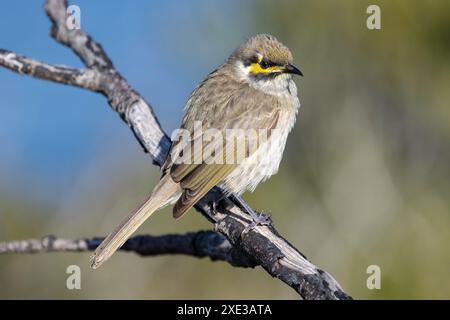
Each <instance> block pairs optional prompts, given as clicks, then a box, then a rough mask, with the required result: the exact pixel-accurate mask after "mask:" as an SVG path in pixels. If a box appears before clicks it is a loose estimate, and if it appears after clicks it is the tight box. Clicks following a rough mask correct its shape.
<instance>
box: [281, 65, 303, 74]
mask: <svg viewBox="0 0 450 320" xmlns="http://www.w3.org/2000/svg"><path fill="white" fill-rule="evenodd" d="M283 72H284V73H292V74H298V75H299V76H302V77H303V73H302V72H301V71H300V69H298V68H296V67H295V66H293V65H292V64H288V65H286V66H285V67H284V69H283Z"/></svg>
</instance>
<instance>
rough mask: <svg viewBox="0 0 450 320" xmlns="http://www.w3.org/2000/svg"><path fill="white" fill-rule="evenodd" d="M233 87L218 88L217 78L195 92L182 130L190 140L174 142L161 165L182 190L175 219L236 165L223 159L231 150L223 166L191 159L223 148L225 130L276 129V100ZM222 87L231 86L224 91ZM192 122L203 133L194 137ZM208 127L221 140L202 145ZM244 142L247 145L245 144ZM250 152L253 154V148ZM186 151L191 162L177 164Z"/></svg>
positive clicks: (251, 90)
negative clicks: (200, 128) (165, 160)
mask: <svg viewBox="0 0 450 320" xmlns="http://www.w3.org/2000/svg"><path fill="white" fill-rule="evenodd" d="M222 78H223V77H222ZM208 82H210V83H208ZM217 82H219V83H217ZM232 85H233V83H231V84H230V81H228V82H227V83H226V84H225V83H223V84H221V85H220V79H215V78H208V79H207V80H206V81H205V82H204V83H202V84H201V85H200V86H199V87H198V88H197V89H196V91H194V93H193V94H192V96H191V98H190V99H189V101H188V104H187V110H186V115H185V117H184V119H183V124H182V128H186V129H187V130H189V131H190V132H191V137H192V141H191V143H188V144H185V145H184V146H182V145H180V143H179V142H176V143H174V145H173V146H172V151H174V152H171V155H170V157H168V160H167V162H166V164H165V165H164V168H165V169H166V170H169V172H170V175H171V177H172V179H173V180H174V181H175V182H179V183H180V186H181V187H182V189H183V193H182V195H181V197H180V199H179V200H178V202H177V203H176V204H175V206H174V209H173V215H174V217H176V218H178V217H181V216H182V215H183V214H184V213H186V212H187V211H188V210H189V209H190V208H191V207H192V206H193V205H194V204H195V203H196V202H197V201H199V200H200V199H201V198H202V197H203V196H204V195H205V194H206V193H207V192H208V191H209V190H210V189H211V188H213V187H214V186H215V185H217V184H218V183H220V182H221V181H222V180H223V179H224V178H225V177H226V176H227V175H229V174H230V173H231V172H232V171H233V170H234V169H235V168H236V166H237V165H238V164H236V163H229V162H227V159H226V157H228V159H230V158H229V157H230V156H234V151H235V150H234V149H233V150H232V152H231V154H230V150H225V154H224V155H223V156H224V158H222V159H223V160H224V161H223V162H224V163H210V164H208V163H206V162H205V161H193V160H195V159H196V160H198V159H202V158H203V155H204V153H205V151H206V149H208V148H209V149H208V150H215V147H217V146H220V145H221V147H223V146H224V145H225V136H226V130H227V129H243V130H247V129H272V128H274V127H275V126H276V123H277V121H278V116H279V111H280V109H279V106H278V101H277V99H275V98H274V97H273V96H270V95H266V94H264V93H262V92H260V91H257V90H255V89H253V88H251V87H249V86H246V85H244V84H242V83H240V84H239V83H236V84H235V86H236V88H233V87H232ZM224 86H231V87H228V88H226V87H225V88H224ZM233 89H234V90H233ZM224 92H227V93H228V96H227V97H225V96H222V95H221V93H224ZM194 121H202V123H201V124H202V130H203V134H202V135H199V134H197V137H194V136H193V135H194V130H193V128H194V126H193V123H194ZM211 128H214V129H216V130H217V131H218V132H220V133H221V135H222V137H223V139H212V140H211V139H208V141H206V142H205V140H206V138H205V131H206V130H207V129H211ZM195 143H201V148H195V147H194V144H195ZM246 143H247V145H249V143H248V142H246ZM188 149H189V150H188ZM222 150H223V149H222ZM251 150H253V151H254V149H251ZM187 152H188V153H189V155H190V157H185V158H184V160H186V159H187V158H190V159H191V161H189V162H190V163H180V161H179V160H180V157H181V156H182V155H184V156H186V154H187ZM199 153H201V154H199ZM207 153H208V154H209V152H207ZM246 156H249V154H246ZM184 162H186V161H184ZM243 178H244V179H245V177H243Z"/></svg>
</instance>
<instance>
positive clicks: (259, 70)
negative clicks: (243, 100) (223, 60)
mask: <svg viewBox="0 0 450 320" xmlns="http://www.w3.org/2000/svg"><path fill="white" fill-rule="evenodd" d="M292 61H293V58H292V53H291V51H290V50H289V49H288V48H287V47H286V46H285V45H283V44H282V43H281V42H279V41H278V40H277V39H276V38H275V37H274V36H271V35H268V34H259V35H257V36H254V37H252V38H250V39H248V40H247V41H245V42H244V43H242V44H241V45H240V46H239V47H238V48H237V49H236V50H235V51H234V52H233V53H232V54H231V56H230V58H229V60H228V63H231V64H232V65H234V66H235V70H236V71H237V73H238V75H239V77H240V78H241V79H243V80H245V81H247V82H249V83H250V84H256V83H266V84H270V83H272V82H275V81H274V80H278V81H276V82H279V81H280V80H282V79H283V80H286V79H288V78H291V75H293V74H297V75H300V76H303V74H302V72H301V71H300V70H299V69H297V68H296V67H295V66H294V65H293V64H292ZM279 78H282V79H279Z"/></svg>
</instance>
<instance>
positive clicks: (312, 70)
mask: <svg viewBox="0 0 450 320" xmlns="http://www.w3.org/2000/svg"><path fill="white" fill-rule="evenodd" d="M70 3H71V4H77V5H78V6H80V8H81V26H82V28H84V29H85V30H87V31H88V32H89V33H90V34H91V35H92V36H93V37H94V38H95V39H96V40H97V41H99V42H100V43H101V44H102V46H103V47H104V48H105V49H106V51H107V52H108V54H109V55H110V57H111V59H112V60H113V62H114V64H115V66H116V67H117V69H118V70H119V71H120V72H121V73H122V74H123V75H124V76H125V77H126V78H127V79H128V81H129V82H130V84H131V85H132V86H134V87H135V88H136V89H137V90H138V91H139V92H140V93H141V94H142V95H143V96H144V97H145V98H146V99H147V100H148V101H150V102H151V103H152V105H153V107H154V110H155V113H156V114H157V116H158V117H159V120H160V121H161V124H162V126H163V128H164V129H165V130H166V131H167V132H171V131H172V130H173V129H175V128H176V127H177V126H178V124H179V122H180V120H181V114H182V108H183V106H184V103H185V101H186V99H187V97H188V96H189V94H190V92H191V91H192V90H193V88H194V87H195V86H196V84H197V83H198V82H199V81H201V80H202V79H203V78H204V77H205V75H206V74H208V73H209V72H210V71H212V70H213V69H214V68H215V67H216V66H218V65H219V64H221V63H222V62H223V61H224V60H225V59H226V58H227V56H228V55H229V54H230V53H231V51H232V50H233V49H234V48H235V47H236V46H238V45H239V43H240V42H241V41H243V40H244V39H246V38H247V37H249V36H252V35H254V34H257V33H262V32H266V33H271V34H274V35H275V36H277V37H278V38H279V39H280V40H281V41H282V42H283V43H285V44H286V45H287V46H289V48H291V50H292V51H293V54H294V58H295V63H296V65H298V66H299V67H300V68H301V70H302V71H303V72H304V74H305V76H304V77H303V78H298V79H297V80H296V81H297V85H298V87H299V93H300V100H301V102H302V108H301V110H300V114H299V118H298V120H297V124H296V126H295V128H294V130H293V133H292V134H291V136H290V138H289V140H288V144H287V147H286V152H285V155H284V159H283V161H282V164H281V168H280V172H279V173H278V175H276V176H274V177H273V178H272V179H271V180H269V181H268V182H266V183H264V184H262V185H260V186H259V188H258V189H257V190H256V192H255V193H254V194H246V198H247V199H248V201H249V202H250V204H251V205H252V206H253V207H254V208H256V209H263V210H266V211H269V212H272V214H273V219H274V222H275V224H276V226H277V228H278V230H279V231H280V232H281V233H282V234H283V235H285V236H286V238H287V239H289V241H291V242H292V243H293V244H294V245H295V246H296V247H298V248H299V249H301V250H302V252H303V253H304V254H305V255H306V256H307V257H308V258H309V259H310V260H312V261H313V262H314V263H315V264H317V265H319V266H320V267H322V268H324V269H325V270H327V271H329V272H330V273H331V274H333V276H335V278H336V279H338V281H339V282H340V283H341V285H342V286H343V288H344V289H345V290H346V291H347V292H348V293H349V294H351V295H352V296H353V297H355V298H366V299H381V298H388V299H400V298H405V299H410V298H413V299H418V298H425V299H431V298H437V299H444V298H447V299H448V298H450V274H449V272H448V271H449V269H450V268H449V267H450V250H449V249H448V248H449V246H450V228H449V226H450V144H449V140H450V108H449V101H450V90H449V88H450V19H449V14H450V2H448V1H445V0H439V1H438V0H435V1H406V0H404V1H399V0H397V1H375V0H373V1H362V0H347V1H339V2H338V1H332V0H329V1H325V0H320V1H313V0H311V1H268V0H267V1H245V2H244V1H234V2H230V1H206V0H204V1H189V2H184V1H170V2H169V1H166V2H162V1H161V2H156V1H132V2H131V1H114V2H112V1H111V2H107V1H95V2H94V1H87V0H78V1H72V2H70ZM370 4H377V5H379V6H380V8H381V24H382V29H381V30H368V29H367V28H366V19H367V17H368V14H366V9H367V7H368V5H370ZM49 27H50V22H49V20H48V18H47V17H46V16H45V14H44V11H43V2H42V1H23V0H22V1H8V2H7V3H5V4H4V5H3V6H2V10H1V12H0V47H1V48H5V49H9V50H12V51H15V52H18V53H20V54H24V55H27V56H31V57H34V58H36V59H40V60H43V61H46V62H49V63H54V64H66V65H69V66H74V67H82V65H81V63H80V62H79V60H78V58H77V57H76V56H75V55H74V54H73V53H72V52H71V51H70V50H68V49H67V48H65V47H63V46H61V45H59V44H58V43H56V42H55V41H54V40H53V39H51V38H50V37H49V35H48V31H49ZM0 113H1V115H2V116H1V117H0V241H3V240H13V239H25V238H33V237H37V238H40V237H42V236H45V235H47V234H54V235H57V236H60V237H65V238H78V237H92V236H102V235H105V234H106V233H107V232H109V231H110V230H111V229H112V228H113V227H114V226H115V225H116V223H117V222H118V221H119V220H120V219H121V218H122V217H123V216H124V215H125V214H128V213H129V211H130V210H132V209H133V208H134V207H135V206H136V204H138V203H139V202H140V201H141V200H142V199H143V198H144V197H145V196H146V195H147V194H148V193H149V192H150V190H151V189H152V187H153V185H154V184H155V182H156V181H157V179H158V177H159V171H158V169H157V167H154V166H153V165H152V164H151V161H150V158H149V157H148V155H146V154H144V153H143V152H142V149H141V147H140V146H139V144H138V143H137V141H136V139H135V138H134V137H133V135H132V134H131V132H130V130H129V129H128V128H127V127H126V125H124V123H122V121H120V119H119V118H118V116H117V115H116V114H115V113H114V112H112V111H111V110H110V109H109V106H108V104H107V102H106V100H105V99H104V97H103V96H101V95H99V94H95V93H92V92H87V91H84V90H81V89H76V88H73V87H68V86H63V85H59V84H53V83H50V82H45V81H41V80H36V79H32V78H28V77H24V76H20V75H18V74H16V73H12V72H10V71H8V70H6V69H3V68H0ZM169 212H170V209H165V210H164V211H162V212H160V213H159V214H156V215H155V216H154V217H153V218H152V219H151V222H147V223H146V224H145V225H144V226H143V227H142V228H141V229H140V231H139V233H149V234H153V235H159V234H166V233H184V232H187V231H195V230H201V229H210V228H211V225H210V224H209V223H208V222H207V221H206V220H205V219H204V218H202V217H201V216H200V215H199V214H198V213H196V212H195V211H194V210H192V212H191V214H189V215H187V216H186V217H185V218H183V219H182V220H180V221H176V222H175V221H174V220H173V219H172V217H171V215H170V214H169ZM89 255H90V254H89V253H52V254H39V255H2V256H0V298H3V299H11V298H44V299H49V298H105V299H109V298H125V299H128V298H149V299H152V298H159V299H196V298H207V299H215V298H218V299H220V298H223V299H229V298H230V299H231V298H232V299H245V298H255V299H271V298H276V299H278V298H283V299H295V298H297V297H298V296H297V295H296V293H295V292H294V291H293V290H292V289H291V288H289V287H288V286H286V285H284V284H283V283H282V282H280V281H278V280H276V279H272V278H271V277H270V276H268V274H267V273H266V272H265V271H264V270H262V269H261V268H256V269H255V270H251V269H239V268H233V267H231V266H229V265H228V264H226V263H222V262H211V261H209V260H208V259H196V258H191V257H186V256H160V257H154V258H140V257H138V256H136V255H134V254H129V253H119V254H116V255H115V256H114V258H113V259H112V260H111V261H110V262H109V263H108V264H106V265H105V266H104V267H103V268H102V269H101V270H98V271H95V272H94V271H92V270H91V269H90V268H89V264H88V260H89V259H88V258H89ZM71 264H77V265H79V266H80V267H81V270H82V280H81V286H82V289H81V290H73V291H70V290H67V289H66V277H67V274H66V267H67V266H68V265H71ZM369 265H378V266H379V267H380V268H381V272H382V279H381V289H380V290H369V289H368V288H367V287H366V279H367V277H368V274H367V273H366V269H367V267H368V266H369Z"/></svg>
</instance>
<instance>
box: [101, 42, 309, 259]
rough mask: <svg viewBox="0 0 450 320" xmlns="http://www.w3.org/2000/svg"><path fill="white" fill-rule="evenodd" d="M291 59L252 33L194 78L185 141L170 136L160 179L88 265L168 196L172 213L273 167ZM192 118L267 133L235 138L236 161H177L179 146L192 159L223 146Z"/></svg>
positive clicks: (292, 102) (250, 185) (284, 128)
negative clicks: (241, 152)
mask: <svg viewBox="0 0 450 320" xmlns="http://www.w3.org/2000/svg"><path fill="white" fill-rule="evenodd" d="M291 63H292V54H291V52H290V51H289V49H288V48H287V47H285V46H284V45H283V44H281V43H280V42H279V41H278V40H277V39H275V37H273V36H270V35H265V34H263V35H257V36H255V37H252V38H250V39H249V40H247V41H246V42H244V43H243V44H241V45H240V46H239V48H237V49H236V50H235V51H234V52H233V53H232V54H231V55H230V57H229V58H228V59H227V60H226V62H225V63H224V64H223V65H221V66H220V67H219V68H217V70H215V71H214V72H212V73H211V74H209V75H208V76H207V77H206V79H205V80H203V81H202V82H201V83H200V84H199V85H198V87H197V88H196V89H195V90H194V92H193V93H192V94H191V96H190V98H189V100H188V101H187V104H186V108H185V115H184V117H183V120H182V124H181V128H182V129H186V130H187V131H188V132H190V134H191V138H192V140H193V141H192V143H188V144H182V143H181V140H180V142H174V143H173V145H172V150H171V152H170V155H169V156H168V158H167V160H166V162H165V164H164V166H163V168H162V170H163V177H162V178H161V180H160V182H159V183H158V185H157V186H156V187H155V189H154V190H153V192H152V194H151V195H150V196H149V198H148V199H147V200H146V201H145V202H144V204H143V205H142V206H140V207H139V208H138V209H137V210H135V211H134V212H132V213H131V214H130V215H129V216H128V217H127V218H126V219H125V220H124V221H123V222H122V223H121V224H120V225H119V226H118V227H117V228H116V229H115V230H114V231H113V232H112V233H111V234H110V235H109V236H108V237H107V238H106V239H105V240H104V241H103V242H102V244H101V245H100V246H99V247H98V248H97V250H96V251H95V253H94V256H93V257H92V266H93V267H94V268H96V267H98V266H100V265H101V264H102V263H103V262H104V261H106V259H108V258H109V257H110V256H111V255H112V254H113V253H114V252H115V251H116V250H117V249H118V248H119V247H120V246H121V245H122V244H123V243H124V242H125V241H126V239H127V238H128V237H129V236H130V235H131V234H132V233H133V232H134V231H135V230H136V229H137V228H138V227H139V226H140V225H141V224H142V223H143V222H144V221H145V220H146V219H147V218H148V217H149V216H150V215H151V214H152V213H153V212H154V211H156V210H157V209H159V208H161V207H163V206H165V205H167V204H169V203H173V202H176V203H175V206H174V209H173V215H174V217H176V218H178V217H181V216H182V215H183V214H184V213H186V212H187V211H188V210H189V209H190V208H191V207H192V206H193V205H194V204H195V203H196V202H197V201H198V200H200V199H201V198H202V197H203V196H204V195H205V194H206V193H207V192H208V191H209V190H210V189H211V188H213V187H214V186H215V185H218V184H220V185H221V186H222V187H223V188H224V189H225V190H227V191H228V192H230V193H231V192H232V193H237V194H240V193H242V192H244V191H245V190H251V191H253V190H254V189H255V188H256V186H257V185H258V184H259V183H260V182H261V181H263V180H265V179H267V178H268V177H270V176H271V175H273V174H275V173H276V171H277V170H278V166H279V163H280V160H281V157H282V153H283V150H284V146H285V143H286V138H287V135H288V133H289V131H290V130H291V128H292V127H293V125H294V122H295V118H296V113H297V111H298V108H299V107H300V103H299V100H298V98H297V88H296V86H295V83H294V81H293V80H292V74H300V75H301V72H300V71H299V70H298V69H297V68H295V67H294V66H292V64H291ZM196 123H200V125H201V127H202V132H206V131H207V130H208V129H215V130H216V131H218V132H220V133H222V136H223V137H225V136H226V134H227V132H229V130H230V129H232V130H236V129H240V130H254V131H257V132H260V131H261V129H262V130H265V131H268V132H269V133H268V135H267V139H260V138H258V139H256V140H251V139H249V138H248V137H246V138H244V140H243V141H238V143H245V146H246V148H245V157H244V158H243V159H240V161H230V163H228V162H227V161H224V162H225V163H209V162H207V161H189V162H188V163H186V161H179V160H180V159H181V157H182V156H183V155H186V152H187V151H189V152H190V156H191V160H194V159H198V158H195V157H196V156H197V155H198V153H205V150H209V149H208V148H213V149H214V147H215V146H217V144H221V145H222V146H225V138H224V139H215V140H214V139H209V140H208V139H206V138H205V134H199V135H197V136H195V132H196V130H195V124H196ZM258 137H259V136H258ZM205 140H206V141H205ZM255 141H256V142H255ZM196 142H201V148H200V149H195V148H192V146H193V144H195V143H196ZM186 148H190V149H189V150H187V149H186ZM236 148H237V144H236V146H234V148H233V150H232V152H231V153H230V152H229V150H226V149H225V152H224V157H225V158H226V157H229V156H230V155H231V154H234V153H235V152H236ZM201 157H202V155H200V158H201ZM225 160H226V159H225ZM235 160H237V159H235Z"/></svg>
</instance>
